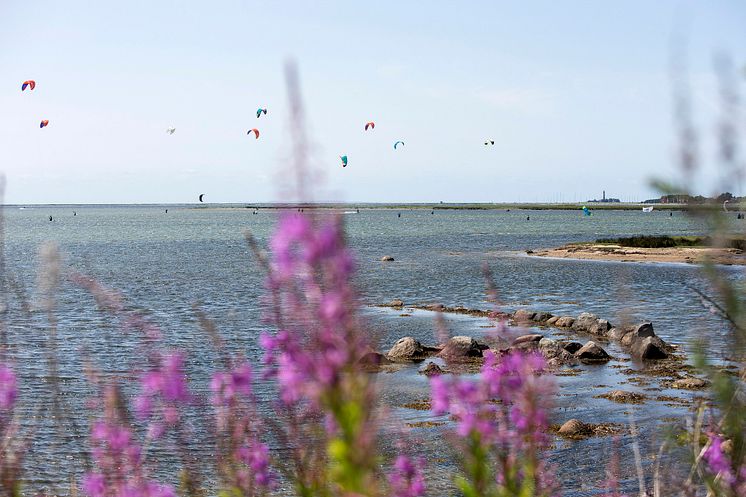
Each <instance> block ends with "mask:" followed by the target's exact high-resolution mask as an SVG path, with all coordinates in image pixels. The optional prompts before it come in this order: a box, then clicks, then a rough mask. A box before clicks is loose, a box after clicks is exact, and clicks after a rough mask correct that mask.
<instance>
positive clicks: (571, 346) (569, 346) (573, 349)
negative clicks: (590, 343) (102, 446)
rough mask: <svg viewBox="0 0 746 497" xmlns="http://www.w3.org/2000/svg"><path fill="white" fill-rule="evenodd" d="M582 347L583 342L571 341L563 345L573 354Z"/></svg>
mask: <svg viewBox="0 0 746 497" xmlns="http://www.w3.org/2000/svg"><path fill="white" fill-rule="evenodd" d="M582 347H583V344H582V343H579V342H569V343H566V344H564V345H563V346H562V348H563V349H565V350H566V351H568V352H569V353H571V354H574V353H575V352H577V351H578V350H580V349H581V348H582Z"/></svg>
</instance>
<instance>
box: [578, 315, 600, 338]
mask: <svg viewBox="0 0 746 497" xmlns="http://www.w3.org/2000/svg"><path fill="white" fill-rule="evenodd" d="M597 323H598V316H596V315H595V314H591V313H590V312H583V313H581V314H580V316H578V318H577V319H576V320H575V322H574V323H573V324H572V329H573V330H575V331H584V332H586V333H588V332H590V331H591V328H593V327H594V326H596V324H597Z"/></svg>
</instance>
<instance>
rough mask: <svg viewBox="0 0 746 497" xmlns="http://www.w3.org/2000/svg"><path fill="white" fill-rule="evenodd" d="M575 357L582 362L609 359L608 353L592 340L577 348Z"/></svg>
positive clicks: (605, 360)
mask: <svg viewBox="0 0 746 497" xmlns="http://www.w3.org/2000/svg"><path fill="white" fill-rule="evenodd" d="M575 357H577V358H578V359H580V361H581V362H583V363H596V362H607V361H609V360H610V359H611V357H610V356H609V354H607V353H606V351H605V350H604V349H603V348H602V347H601V346H600V345H598V344H597V343H596V342H594V341H593V340H591V341H589V342H588V343H586V344H585V345H583V346H582V347H581V348H580V349H578V351H577V352H575Z"/></svg>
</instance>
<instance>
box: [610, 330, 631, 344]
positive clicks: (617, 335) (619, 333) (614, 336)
mask: <svg viewBox="0 0 746 497" xmlns="http://www.w3.org/2000/svg"><path fill="white" fill-rule="evenodd" d="M630 331H631V330H630V329H629V328H623V327H614V328H612V329H610V330H609V332H608V333H607V334H606V336H607V337H609V339H611V340H614V341H616V342H620V341H621V340H622V338H624V335H626V334H627V333H629V332H630Z"/></svg>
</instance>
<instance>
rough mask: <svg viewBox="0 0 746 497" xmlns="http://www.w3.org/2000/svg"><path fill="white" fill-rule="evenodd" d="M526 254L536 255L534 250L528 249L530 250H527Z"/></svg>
mask: <svg viewBox="0 0 746 497" xmlns="http://www.w3.org/2000/svg"><path fill="white" fill-rule="evenodd" d="M526 253H527V254H528V255H531V254H533V253H534V251H533V250H531V249H528V250H526Z"/></svg>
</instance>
